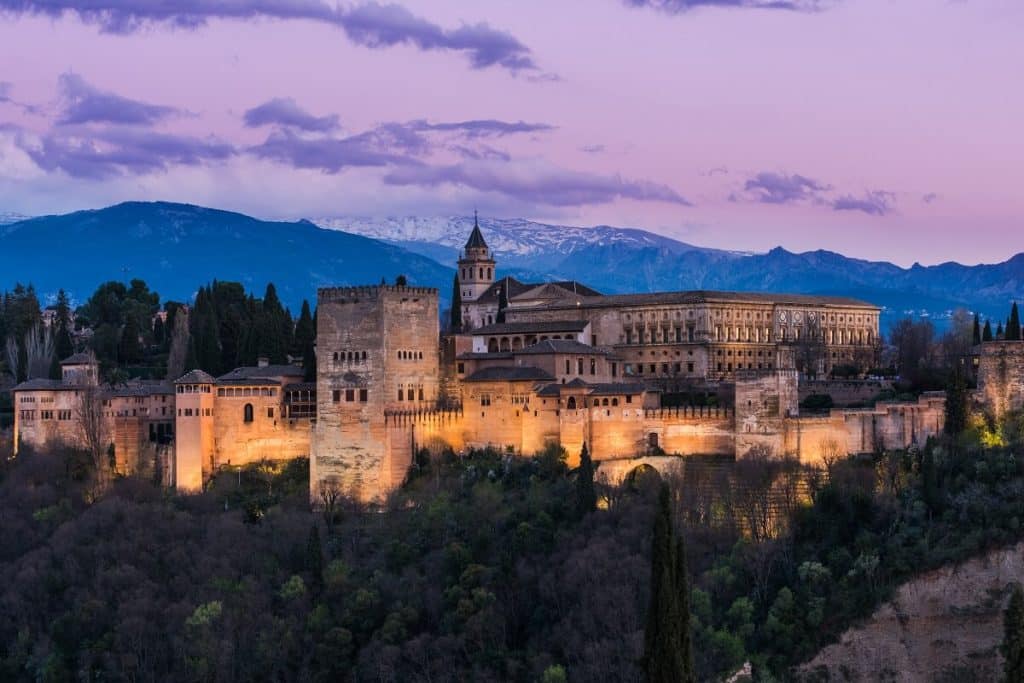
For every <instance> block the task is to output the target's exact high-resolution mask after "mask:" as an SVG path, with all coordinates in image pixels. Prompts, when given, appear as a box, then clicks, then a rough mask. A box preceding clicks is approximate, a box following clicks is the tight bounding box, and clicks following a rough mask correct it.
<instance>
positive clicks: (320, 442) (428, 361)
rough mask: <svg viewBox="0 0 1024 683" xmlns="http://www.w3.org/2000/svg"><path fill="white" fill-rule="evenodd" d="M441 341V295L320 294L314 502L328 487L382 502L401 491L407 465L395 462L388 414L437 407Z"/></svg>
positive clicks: (420, 291) (404, 291) (355, 290)
mask: <svg viewBox="0 0 1024 683" xmlns="http://www.w3.org/2000/svg"><path fill="white" fill-rule="evenodd" d="M439 335H440V321H439V317H438V291H437V290H436V289H431V288H425V287H401V286H386V285H381V286H377V287H338V288H324V289H320V290H319V291H318V292H317V347H316V348H317V351H316V352H317V379H316V384H317V386H316V389H317V421H316V425H315V427H314V430H313V445H312V458H311V460H310V483H311V494H312V495H313V496H314V498H315V497H316V496H318V495H319V492H320V491H321V490H322V489H323V488H324V487H329V488H333V489H338V490H340V491H341V492H343V493H346V494H351V495H355V496H357V497H359V498H361V499H363V500H379V499H381V498H383V496H384V495H386V494H387V492H388V491H390V490H392V489H393V488H395V487H396V486H398V485H399V484H401V483H402V480H403V479H404V478H405V474H406V471H407V470H408V467H409V463H408V462H399V461H398V460H399V459H395V458H392V457H391V449H390V446H389V444H388V438H387V429H386V425H387V423H386V420H387V414H388V413H391V412H402V411H408V412H415V411H424V410H430V409H433V408H434V407H436V405H437V399H438V380H439V372H438V354H439V346H438V344H439ZM404 450H405V451H407V450H408V449H404ZM406 459H407V458H406Z"/></svg>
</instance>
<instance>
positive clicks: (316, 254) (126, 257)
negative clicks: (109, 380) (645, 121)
mask: <svg viewBox="0 0 1024 683" xmlns="http://www.w3.org/2000/svg"><path fill="white" fill-rule="evenodd" d="M317 222H318V223H319V224H320V225H322V226H323V228H321V227H317V225H314V223H313V222H310V221H298V222H293V223H285V222H273V221H262V220H258V219H256V218H252V217H249V216H245V215H242V214H238V213H232V212H228V211H220V210H217V209H209V208H203V207H198V206H192V205H187V204H172V203H167V202H126V203H124V204H118V205H116V206H111V207H107V208H105V209H97V210H93V211H79V212H75V213H70V214H66V215H61V216H41V217H37V218H32V219H28V220H22V221H18V222H14V223H10V224H6V225H0V273H2V274H3V280H4V281H3V282H2V283H0V288H9V287H11V286H13V284H14V283H15V282H16V281H20V282H26V283H27V282H32V283H33V284H35V285H36V288H37V289H38V290H39V291H40V293H41V294H43V295H47V294H48V295H52V294H54V293H55V292H56V291H57V289H58V288H60V287H63V288H65V289H67V290H69V291H70V292H71V293H72V294H73V295H74V297H75V298H76V299H78V300H79V301H83V300H84V299H85V298H86V297H88V296H89V294H91V293H92V291H93V290H94V289H95V287H96V285H98V284H99V283H101V282H104V281H106V280H112V279H115V280H116V279H120V280H127V279H130V278H133V277H140V278H142V279H144V280H146V281H147V282H148V283H149V284H150V285H151V286H152V287H153V288H154V289H156V290H157V291H159V292H160V294H161V295H162V296H163V297H164V298H173V299H178V300H188V299H190V298H191V296H192V295H193V293H194V291H195V288H196V287H198V286H199V285H200V284H202V283H205V282H209V281H210V280H211V279H213V278H220V279H228V280H238V281H240V282H242V283H243V284H245V286H246V287H247V288H250V289H251V290H253V291H254V292H256V293H257V294H260V293H262V291H263V288H264V287H265V286H266V283H267V282H269V281H272V282H274V283H275V284H276V285H277V288H278V292H279V295H280V296H281V298H282V300H283V301H284V302H285V303H286V304H287V305H288V306H290V307H291V308H292V309H293V311H296V310H297V309H298V305H299V304H300V303H301V301H302V299H309V300H310V302H313V301H314V300H315V298H316V288H317V287H318V286H324V285H346V284H373V283H377V282H380V280H381V278H382V277H383V278H386V279H387V280H388V281H392V280H393V278H394V277H395V276H396V275H398V274H399V273H402V274H405V275H406V276H407V277H408V279H409V281H410V283H411V284H419V285H425V286H432V287H437V288H439V289H440V292H441V299H442V301H441V305H442V307H444V306H446V305H447V302H448V300H449V297H450V294H451V283H452V277H453V274H454V266H455V259H456V258H457V255H458V252H459V249H460V248H461V247H462V246H463V245H464V243H465V240H466V238H467V236H468V235H469V232H470V230H471V228H472V224H473V217H472V216H468V217H466V216H463V217H450V218H416V217H414V218H388V219H381V220H374V219H366V218H345V217H341V218H332V219H318V221H317ZM480 224H481V229H482V230H483V233H484V236H485V238H486V239H487V241H488V243H489V244H490V246H491V247H492V249H494V250H495V252H496V254H497V258H498V275H499V276H503V275H512V276H514V277H517V278H519V279H522V280H568V279H575V280H579V281H580V282H583V283H586V284H588V285H590V286H592V287H595V288H596V289H598V290H600V291H602V292H606V293H609V294H613V293H628V292H651V291H668V290H685V289H725V290H737V291H763V292H773V291H774V292H792V293H798V294H824V295H828V294H833V295H842V296H849V297H855V298H859V299H864V300H866V301H869V302H872V303H875V304H877V305H880V306H882V307H884V309H885V312H884V315H885V317H886V319H887V321H889V322H891V321H892V320H893V319H895V318H897V317H902V316H903V315H905V314H906V313H908V312H911V313H913V314H915V315H925V316H928V317H931V318H933V319H936V320H938V322H939V324H940V325H941V324H942V322H941V318H942V317H943V315H944V314H945V312H946V311H949V310H952V309H954V308H956V307H959V306H964V307H967V308H968V309H969V310H972V311H979V312H981V314H982V315H983V317H991V318H992V319H993V323H995V322H996V321H998V320H1001V319H1003V318H1004V317H1005V316H1006V314H1007V312H1008V310H1009V302H1010V301H1011V300H1018V301H1022V300H1024V254H1018V255H1016V256H1014V257H1012V258H1010V259H1008V260H1007V261H1004V262H1003V263H998V264H989V265H977V266H964V265H961V264H957V263H943V264H940V265H935V266H921V265H916V264H915V265H914V266H912V267H911V268H901V267H900V266H896V265H894V264H892V263H886V262H876V261H867V260H863V259H853V258H849V257H846V256H843V255H842V254H837V253H835V252H831V251H825V250H818V251H810V252H804V253H800V254H797V253H793V252H790V251H787V250H785V249H782V248H775V249H772V250H771V251H769V252H767V253H763V254H750V253H744V252H734V251H725V250H720V249H708V248H704V247H698V246H694V245H691V244H686V243H684V242H679V241H677V240H673V239H671V238H669V237H664V236H661V235H655V234H654V233H651V232H647V231H644V230H637V229H631V228H614V227H608V226H597V227H593V228H581V227H567V226H549V225H545V224H541V223H535V222H531V221H526V220H519V219H513V220H494V219H484V218H481V219H480ZM327 228H330V229H327ZM353 233H358V234H353ZM884 324H885V323H884ZM884 324H883V325H884Z"/></svg>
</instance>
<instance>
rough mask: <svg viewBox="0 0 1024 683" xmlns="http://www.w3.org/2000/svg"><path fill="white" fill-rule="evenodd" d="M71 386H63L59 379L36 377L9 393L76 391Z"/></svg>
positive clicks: (74, 387)
mask: <svg viewBox="0 0 1024 683" xmlns="http://www.w3.org/2000/svg"><path fill="white" fill-rule="evenodd" d="M77 388H79V387H76V386H74V385H71V384H67V385H65V384H63V383H62V382H61V381H60V380H59V379H43V378H41V377H38V378H36V379H29V380H25V381H24V382H22V383H21V384H19V385H17V386H16V387H14V388H13V389H11V391H60V390H62V389H77Z"/></svg>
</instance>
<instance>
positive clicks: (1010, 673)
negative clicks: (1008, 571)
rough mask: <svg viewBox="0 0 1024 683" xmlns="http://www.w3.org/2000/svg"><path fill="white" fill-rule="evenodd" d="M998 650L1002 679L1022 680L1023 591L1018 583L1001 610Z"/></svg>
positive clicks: (1023, 680)
mask: <svg viewBox="0 0 1024 683" xmlns="http://www.w3.org/2000/svg"><path fill="white" fill-rule="evenodd" d="M999 651H1000V652H1001V653H1002V655H1003V674H1004V678H1003V680H1004V681H1006V682H1007V683H1022V682H1024V591H1022V590H1021V587H1020V584H1019V583H1018V584H1016V585H1014V587H1013V593H1011V594H1010V603H1009V604H1008V605H1007V606H1006V611H1005V612H1003V644H1002V645H1001V646H1000V647H999Z"/></svg>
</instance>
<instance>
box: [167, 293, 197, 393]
mask: <svg viewBox="0 0 1024 683" xmlns="http://www.w3.org/2000/svg"><path fill="white" fill-rule="evenodd" d="M167 317H168V319H169V320H170V319H171V318H172V311H168V313H167ZM173 320H174V323H173V325H172V326H171V350H170V353H169V354H168V356H167V379H170V380H175V379H178V378H179V377H181V376H182V375H184V374H185V372H186V369H185V366H186V361H187V356H188V352H189V348H190V347H191V346H192V343H191V342H192V334H191V333H190V332H189V324H188V309H187V308H185V307H184V306H180V307H176V308H175V309H174V310H173ZM193 362H194V361H193Z"/></svg>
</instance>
